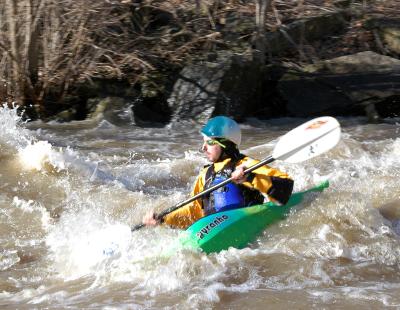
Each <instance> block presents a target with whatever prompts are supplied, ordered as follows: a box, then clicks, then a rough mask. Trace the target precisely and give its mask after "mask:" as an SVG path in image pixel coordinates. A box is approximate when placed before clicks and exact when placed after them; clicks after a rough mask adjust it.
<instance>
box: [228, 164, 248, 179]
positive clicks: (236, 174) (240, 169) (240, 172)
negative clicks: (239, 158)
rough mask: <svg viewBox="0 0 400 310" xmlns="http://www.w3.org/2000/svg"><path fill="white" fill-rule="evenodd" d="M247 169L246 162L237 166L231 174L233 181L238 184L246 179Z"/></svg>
mask: <svg viewBox="0 0 400 310" xmlns="http://www.w3.org/2000/svg"><path fill="white" fill-rule="evenodd" d="M245 170H246V166H245V165H244V164H242V165H239V166H237V167H236V169H235V171H233V172H232V174H231V178H232V181H233V182H234V183H236V184H240V183H243V182H244V181H246V175H245V174H244V171H245Z"/></svg>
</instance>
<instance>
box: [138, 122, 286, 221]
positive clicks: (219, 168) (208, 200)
mask: <svg viewBox="0 0 400 310" xmlns="http://www.w3.org/2000/svg"><path fill="white" fill-rule="evenodd" d="M201 134H202V135H203V145H202V147H201V149H200V150H201V151H202V152H204V154H205V155H206V157H207V159H208V160H209V161H210V162H211V164H210V165H207V166H205V167H204V168H203V169H202V170H201V172H200V174H199V176H198V177H197V179H196V182H195V185H194V189H193V192H192V195H196V194H198V193H200V192H202V191H203V190H205V189H207V188H209V187H211V186H213V185H215V184H218V183H220V182H222V181H223V180H226V179H228V178H230V177H232V178H233V182H231V183H228V184H227V185H225V186H223V187H221V188H219V189H217V190H215V191H213V192H211V193H210V194H208V195H205V196H203V197H202V198H199V199H197V200H195V201H194V202H192V203H190V204H188V205H185V206H184V207H182V208H179V209H177V210H175V211H173V212H171V213H169V214H167V215H166V216H165V217H164V218H163V220H162V222H163V223H164V224H167V225H169V226H172V227H175V228H182V229H184V228H186V227H188V226H190V225H191V224H192V223H194V222H195V221H197V220H198V219H200V218H202V217H204V216H206V215H209V214H212V213H215V212H219V211H225V210H229V209H235V208H241V207H246V206H250V205H254V204H259V203H263V202H264V201H265V199H269V200H272V201H274V202H277V203H279V204H285V203H286V202H287V201H288V199H289V197H290V195H291V193H292V190H293V180H292V179H291V178H290V177H289V176H288V175H287V174H286V173H284V172H281V171H279V170H278V169H274V168H271V167H269V166H267V165H265V166H262V167H260V168H257V169H256V170H253V171H252V172H251V173H249V174H248V175H244V170H245V169H246V168H247V167H250V166H252V165H254V164H256V163H258V161H257V160H255V159H252V158H250V157H247V156H245V155H243V154H241V153H240V151H239V145H240V142H241V130H240V127H239V125H238V124H237V123H236V122H235V121H234V120H232V119H231V118H228V117H225V116H217V117H214V118H211V119H210V120H209V121H208V122H207V124H206V125H205V126H204V127H203V128H202V129H201ZM142 222H143V224H145V225H150V226H152V225H157V224H160V221H157V220H156V219H155V213H154V211H150V212H149V213H147V214H146V215H145V216H144V217H143V220H142Z"/></svg>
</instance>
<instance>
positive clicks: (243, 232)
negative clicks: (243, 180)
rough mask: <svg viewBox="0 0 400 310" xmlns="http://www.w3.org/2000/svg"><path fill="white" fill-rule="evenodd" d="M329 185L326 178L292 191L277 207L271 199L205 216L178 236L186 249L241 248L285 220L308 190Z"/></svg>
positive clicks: (205, 250)
mask: <svg viewBox="0 0 400 310" xmlns="http://www.w3.org/2000/svg"><path fill="white" fill-rule="evenodd" d="M328 186H329V182H328V181H325V182H323V183H321V184H319V185H317V186H315V187H313V188H311V189H308V190H305V191H302V192H298V193H294V194H292V196H291V197H290V199H289V201H288V203H287V204H286V205H284V206H278V205H276V204H274V203H272V202H268V203H265V204H262V205H255V206H251V207H246V208H240V209H234V210H229V211H223V212H218V213H214V214H211V215H208V216H206V217H203V218H202V219H200V220H198V221H197V222H195V223H194V224H192V225H191V226H190V227H188V228H187V230H186V232H185V234H184V236H183V237H182V238H181V239H180V241H181V244H182V245H183V247H185V248H194V249H200V250H201V251H203V252H205V253H207V254H208V253H213V252H220V251H222V250H226V249H228V248H230V247H234V248H238V249H241V248H244V247H246V246H247V245H248V244H249V243H250V242H252V241H254V240H255V239H256V238H257V236H259V235H260V234H261V232H262V231H264V230H265V229H266V228H267V227H268V226H269V225H271V224H273V223H275V222H277V221H279V220H282V219H284V218H285V217H286V216H287V215H288V214H289V212H290V210H291V209H292V208H293V207H294V206H296V205H298V204H299V203H301V202H302V201H303V198H304V196H305V195H306V194H307V193H310V192H321V191H323V190H324V189H325V188H327V187H328Z"/></svg>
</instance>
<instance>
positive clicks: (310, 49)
mask: <svg viewBox="0 0 400 310" xmlns="http://www.w3.org/2000/svg"><path fill="white" fill-rule="evenodd" d="M339 2H340V1H339ZM345 2H346V1H342V3H345ZM348 3H351V4H353V6H354V7H355V8H356V9H357V12H356V13H355V14H354V16H353V18H352V20H351V25H350V26H351V27H350V29H348V31H347V32H346V33H345V34H344V36H341V37H336V38H335V37H333V38H330V40H325V41H323V42H316V43H313V45H310V46H307V47H306V48H307V49H306V50H305V51H302V52H301V53H298V54H296V53H295V55H291V56H290V57H292V60H293V61H302V60H304V59H302V58H301V57H298V56H299V55H302V54H304V52H306V53H308V54H310V57H308V58H307V59H308V60H315V59H321V58H329V57H332V56H335V55H340V54H346V53H351V52H356V51H359V50H367V49H378V50H379V48H381V47H380V42H379V40H378V38H377V37H376V36H375V35H374V33H373V32H370V31H368V30H365V29H364V28H363V21H364V20H365V18H366V17H367V16H395V17H397V16H398V14H399V13H400V10H399V7H400V4H399V1H398V0H375V1H374V0H359V1H353V0H348V1H347V4H348ZM339 8H340V5H338V1H337V0H336V1H333V0H287V1H283V0H282V1H279V0H196V1H187V0H186V1H184V0H169V1H165V0H159V1H152V0H145V1H140V0H120V1H117V0H115V1H112V0H3V1H2V4H1V5H0V82H1V84H0V100H1V101H3V102H5V101H7V102H11V101H14V102H17V103H18V104H20V105H28V104H29V105H30V104H32V105H33V106H34V107H35V110H36V112H37V114H38V116H39V117H42V116H44V115H45V114H46V111H45V110H46V109H45V104H44V103H45V102H47V103H48V102H54V104H56V103H57V102H62V101H63V98H64V97H65V95H66V94H68V92H69V91H70V90H71V88H73V87H74V86H75V85H76V84H78V83H81V82H82V81H90V80H91V79H93V78H96V77H102V78H104V77H109V78H117V79H118V78H120V79H125V80H128V81H129V82H130V83H131V84H134V83H136V82H137V81H138V80H140V79H141V78H142V77H143V76H146V74H148V72H154V71H157V70H162V68H164V67H168V66H174V65H175V66H178V67H179V66H182V65H183V64H184V63H186V62H187V61H190V60H191V59H195V58H198V57H200V58H201V57H202V55H203V54H204V53H205V52H208V51H213V50H218V49H230V48H232V47H233V46H238V45H240V44H242V45H241V47H243V46H250V43H251V42H252V41H253V42H255V47H256V48H257V49H260V50H263V48H264V42H263V37H264V33H265V32H267V31H274V30H276V29H277V28H279V27H283V26H284V25H287V24H289V23H290V22H292V21H294V20H296V19H299V18H304V17H311V16H316V15H320V14H322V13H326V12H333V11H335V10H338V9H339ZM154 12H158V14H154ZM232 16H233V18H234V19H235V18H236V20H238V19H241V20H245V19H247V20H249V21H250V25H252V26H250V27H248V28H246V29H245V30H243V33H240V36H239V37H237V39H235V41H229V40H228V39H227V38H226V37H224V36H223V35H222V34H221V30H220V29H221V27H225V26H226V24H227V23H228V20H229V18H232ZM252 23H253V24H252ZM383 52H384V51H383ZM262 54H264V53H262ZM282 57H287V56H286V55H283V56H282Z"/></svg>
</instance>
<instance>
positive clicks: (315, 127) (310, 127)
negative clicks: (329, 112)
mask: <svg viewBox="0 0 400 310" xmlns="http://www.w3.org/2000/svg"><path fill="white" fill-rule="evenodd" d="M327 122H328V121H316V122H314V123H312V124H311V125H308V126H307V127H306V130H307V129H317V128H320V127H321V126H323V125H325V124H326V123H327Z"/></svg>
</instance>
